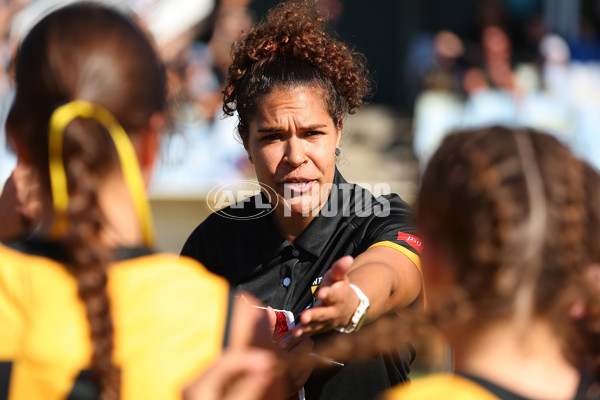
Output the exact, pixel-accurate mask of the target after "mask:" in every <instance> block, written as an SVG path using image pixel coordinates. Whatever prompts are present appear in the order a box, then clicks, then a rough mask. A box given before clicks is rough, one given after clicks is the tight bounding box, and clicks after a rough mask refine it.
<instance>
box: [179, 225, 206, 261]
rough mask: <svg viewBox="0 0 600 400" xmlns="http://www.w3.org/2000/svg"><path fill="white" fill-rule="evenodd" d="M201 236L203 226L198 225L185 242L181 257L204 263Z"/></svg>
mask: <svg viewBox="0 0 600 400" xmlns="http://www.w3.org/2000/svg"><path fill="white" fill-rule="evenodd" d="M203 234H204V229H203V225H202V224H200V225H198V226H197V227H196V229H194V231H193V232H192V233H191V234H190V236H189V237H188V238H187V240H186V241H185V244H184V245H183V248H182V249H181V255H182V256H186V257H190V258H193V259H194V260H197V261H200V262H202V263H204V262H205V260H204V254H203V253H204V252H203V250H202V244H203V243H204V240H203Z"/></svg>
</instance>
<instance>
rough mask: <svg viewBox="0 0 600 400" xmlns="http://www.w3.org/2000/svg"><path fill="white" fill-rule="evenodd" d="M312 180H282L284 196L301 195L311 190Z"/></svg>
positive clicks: (313, 182)
mask: <svg viewBox="0 0 600 400" xmlns="http://www.w3.org/2000/svg"><path fill="white" fill-rule="evenodd" d="M315 182H316V181H314V180H296V179H294V180H288V181H284V182H282V184H283V192H284V197H286V198H287V197H293V196H302V195H304V194H306V193H308V192H310V191H311V189H312V188H313V186H314V184H315Z"/></svg>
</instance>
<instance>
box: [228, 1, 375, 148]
mask: <svg viewBox="0 0 600 400" xmlns="http://www.w3.org/2000/svg"><path fill="white" fill-rule="evenodd" d="M326 22H327V21H326V19H325V18H324V17H323V16H321V15H319V12H318V10H317V5H316V2H315V1H314V0H297V1H296V0H294V1H289V2H285V3H282V4H279V5H278V6H276V7H274V8H273V9H271V11H270V12H269V13H268V15H267V16H266V18H265V19H264V20H263V21H262V22H261V23H259V24H257V25H256V26H255V27H254V28H253V29H251V30H250V32H248V33H247V34H245V35H244V36H243V37H242V39H241V40H240V41H238V42H236V43H235V44H234V46H233V63H232V64H231V66H230V67H229V74H228V78H227V84H226V86H225V89H224V91H223V94H224V104H223V111H224V112H225V114H227V115H230V116H231V115H233V113H234V111H237V113H238V116H239V124H238V131H239V134H240V136H241V137H242V140H244V141H245V140H246V139H247V136H248V124H249V122H250V119H251V118H252V115H253V112H254V111H255V108H256V106H257V104H258V103H259V102H260V100H261V99H262V98H263V97H264V96H265V95H266V94H268V93H270V91H271V90H272V89H273V88H274V87H294V86H298V85H304V86H311V87H314V86H317V87H320V88H322V89H323V90H324V91H325V93H326V96H327V97H326V104H327V106H328V108H329V110H328V111H329V114H330V115H331V118H332V119H333V122H334V124H335V126H336V127H341V126H342V118H343V115H344V114H346V113H349V114H353V113H354V112H356V110H358V108H359V107H360V106H361V105H362V104H363V101H364V98H365V96H367V94H369V92H370V90H371V81H370V78H369V76H368V73H367V69H366V60H365V57H364V56H363V55H362V54H361V53H359V52H356V51H354V50H352V49H350V48H349V47H348V46H347V45H346V44H344V43H342V42H341V41H339V40H337V39H336V38H335V37H334V36H333V34H331V33H328V32H327V31H326V29H325V28H326Z"/></svg>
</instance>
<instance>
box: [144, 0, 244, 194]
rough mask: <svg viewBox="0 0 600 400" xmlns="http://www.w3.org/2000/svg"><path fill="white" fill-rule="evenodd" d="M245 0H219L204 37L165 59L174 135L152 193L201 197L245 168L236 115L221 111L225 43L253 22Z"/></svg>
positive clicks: (226, 63)
mask: <svg viewBox="0 0 600 400" xmlns="http://www.w3.org/2000/svg"><path fill="white" fill-rule="evenodd" d="M247 3H248V1H247V0H222V1H221V2H220V4H219V5H218V6H217V9H216V10H215V13H214V16H213V18H214V26H213V27H212V30H211V31H210V32H209V34H208V40H207V41H206V42H203V41H194V42H190V43H188V44H187V47H186V48H185V49H184V50H183V51H182V52H181V53H180V54H179V56H178V58H174V59H172V60H171V62H170V63H169V68H170V75H171V81H172V85H171V86H172V91H173V92H174V95H175V97H176V99H177V103H178V105H177V107H176V109H175V127H174V128H175V134H174V135H172V136H171V137H170V138H168V139H167V141H166V142H165V143H164V145H163V151H162V157H161V162H160V164H159V167H158V168H157V171H156V173H155V176H154V180H153V183H152V188H151V194H152V195H153V196H161V197H162V196H201V195H203V194H205V193H206V192H208V190H210V188H211V187H212V186H214V185H216V184H218V183H221V182H222V181H224V180H235V179H243V178H245V177H246V176H247V175H246V172H249V171H250V164H249V163H248V161H247V159H246V152H245V150H244V148H243V146H240V143H239V142H238V141H237V136H236V124H237V119H236V118H235V117H233V118H231V117H230V118H224V115H223V112H222V110H221V106H222V97H223V96H222V94H221V90H222V87H223V84H224V77H225V75H226V72H227V68H228V67H229V64H230V63H231V56H230V47H231V44H232V43H233V42H234V41H235V40H237V39H238V38H239V37H240V35H241V34H242V32H243V31H244V30H247V29H248V28H249V27H250V26H251V24H252V17H251V15H250V13H249V12H248V10H247V5H248V4H247Z"/></svg>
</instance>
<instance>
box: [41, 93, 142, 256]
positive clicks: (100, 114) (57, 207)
mask: <svg viewBox="0 0 600 400" xmlns="http://www.w3.org/2000/svg"><path fill="white" fill-rule="evenodd" d="M77 117H82V118H94V119H96V120H97V121H98V122H100V123H101V124H102V125H103V126H104V128H106V130H107V131H108V133H109V135H110V137H111V139H112V141H113V143H114V145H115V148H116V149H117V154H118V155H119V160H120V162H121V168H122V169H123V176H124V179H125V183H126V184H127V187H128V189H129V192H130V194H131V197H132V199H133V203H134V207H135V210H136V213H137V216H138V220H139V221H140V228H141V231H142V236H143V239H144V243H145V244H146V246H148V247H149V248H151V247H152V246H153V245H154V227H153V223H152V214H151V212H150V204H149V203H148V200H147V198H146V188H145V185H144V180H143V178H142V173H141V170H140V166H139V164H138V162H137V155H136V153H135V150H134V148H133V145H132V143H131V141H130V140H129V136H128V135H127V133H126V132H125V130H124V129H123V127H122V126H121V124H119V122H118V121H117V120H116V119H115V117H113V115H112V114H111V112H110V111H108V110H107V109H106V108H104V107H101V106H99V105H96V104H92V103H89V102H87V101H85V100H73V101H71V102H69V103H67V104H64V105H62V106H60V107H58V108H57V109H56V110H54V112H53V113H52V116H51V117H50V126H49V133H48V134H49V137H48V151H49V162H50V186H51V189H52V199H53V202H54V212H55V213H56V217H55V218H56V219H55V221H54V224H53V226H52V230H51V236H52V237H59V236H61V234H63V233H64V232H65V230H66V226H67V221H66V215H65V214H66V211H67V207H68V205H69V194H68V190H67V175H66V173H65V167H64V165H63V160H62V157H63V136H64V132H65V129H66V127H67V125H69V124H70V123H71V122H72V121H73V120H74V119H75V118H77Z"/></svg>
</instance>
